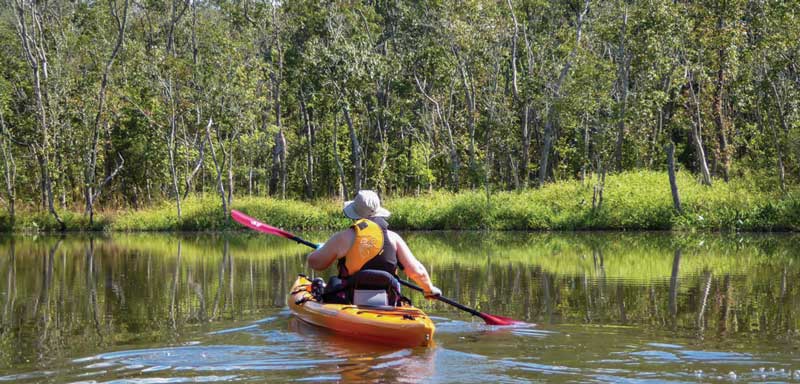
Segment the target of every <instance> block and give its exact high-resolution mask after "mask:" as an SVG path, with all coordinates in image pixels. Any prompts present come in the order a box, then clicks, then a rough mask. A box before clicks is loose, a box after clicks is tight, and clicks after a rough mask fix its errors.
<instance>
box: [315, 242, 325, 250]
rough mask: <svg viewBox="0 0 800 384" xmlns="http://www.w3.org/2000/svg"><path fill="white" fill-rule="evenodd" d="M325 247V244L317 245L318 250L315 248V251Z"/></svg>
mask: <svg viewBox="0 0 800 384" xmlns="http://www.w3.org/2000/svg"><path fill="white" fill-rule="evenodd" d="M324 245H325V243H317V248H315V249H320V248H322V247H323V246H324Z"/></svg>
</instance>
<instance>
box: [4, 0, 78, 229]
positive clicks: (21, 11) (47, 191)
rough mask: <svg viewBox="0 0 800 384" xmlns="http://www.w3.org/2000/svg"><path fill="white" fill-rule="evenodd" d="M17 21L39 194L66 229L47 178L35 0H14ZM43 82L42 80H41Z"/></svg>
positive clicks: (43, 64)
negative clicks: (31, 102)
mask: <svg viewBox="0 0 800 384" xmlns="http://www.w3.org/2000/svg"><path fill="white" fill-rule="evenodd" d="M14 6H15V9H14V10H15V12H14V15H15V17H16V22H17V25H16V27H17V34H18V35H19V38H20V41H21V43H22V48H23V51H24V53H25V59H26V61H27V63H28V65H29V66H30V69H31V74H32V77H33V93H34V97H35V99H36V115H37V116H36V117H37V120H38V121H37V123H38V124H39V133H40V137H39V140H40V141H39V143H38V144H34V146H33V149H34V154H35V155H36V158H37V160H38V162H39V168H40V170H41V176H42V194H43V196H44V198H45V200H46V204H47V209H48V210H49V212H50V214H51V215H52V216H53V218H54V219H55V220H56V222H58V224H59V227H60V228H61V230H62V231H64V230H66V229H67V226H66V224H65V223H64V221H63V220H62V219H61V217H60V216H59V215H58V212H57V211H56V208H55V205H54V199H53V187H52V180H51V178H50V159H49V156H50V152H51V148H50V131H49V125H48V121H47V112H46V110H45V104H46V100H45V97H46V96H45V92H46V91H45V89H43V88H44V87H45V86H46V84H47V79H48V72H47V53H46V51H47V47H46V46H45V43H44V41H43V40H44V36H43V34H44V30H43V28H42V26H43V25H44V21H43V20H42V19H43V16H42V13H41V10H40V9H39V6H40V5H39V4H38V3H35V2H33V1H30V0H14ZM26 8H29V9H30V19H31V23H32V24H33V25H32V26H29V25H28V20H27V18H26V17H25V14H26ZM43 83H44V84H43Z"/></svg>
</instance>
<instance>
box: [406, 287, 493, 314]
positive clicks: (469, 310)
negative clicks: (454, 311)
mask: <svg viewBox="0 0 800 384" xmlns="http://www.w3.org/2000/svg"><path fill="white" fill-rule="evenodd" d="M397 281H399V282H400V284H403V285H405V286H406V287H409V288H411V289H414V290H417V291H420V292H423V293H424V292H425V290H424V289H422V288H420V287H418V286H417V285H415V284H414V283H411V282H409V281H405V280H403V279H400V278H397ZM436 300H439V301H442V302H445V303H447V304H450V305H452V306H454V307H456V308H458V309H460V310H462V311H467V312H469V313H471V314H473V315H475V316H478V317H480V318H483V316H482V315H483V313H481V312H478V311H476V310H474V309H472V308H470V307H467V306H466V305H463V304H461V303H458V302H455V301H453V300H450V299H448V298H447V297H444V296H442V295H437V296H436Z"/></svg>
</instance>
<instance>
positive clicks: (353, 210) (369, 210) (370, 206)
mask: <svg viewBox="0 0 800 384" xmlns="http://www.w3.org/2000/svg"><path fill="white" fill-rule="evenodd" d="M343 211H344V215H345V216H347V217H349V218H351V219H353V220H358V219H365V218H368V217H389V215H391V213H390V212H389V211H387V210H386V209H385V208H383V207H381V198H380V197H378V194H377V193H375V191H370V190H361V191H358V194H356V198H355V199H353V200H352V201H348V202H346V203H344V209H343Z"/></svg>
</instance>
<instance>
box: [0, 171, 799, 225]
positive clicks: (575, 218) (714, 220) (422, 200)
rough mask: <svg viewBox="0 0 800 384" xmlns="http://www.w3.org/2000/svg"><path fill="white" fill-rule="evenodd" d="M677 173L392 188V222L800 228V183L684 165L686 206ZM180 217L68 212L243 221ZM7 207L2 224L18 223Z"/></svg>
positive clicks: (195, 214)
mask: <svg viewBox="0 0 800 384" xmlns="http://www.w3.org/2000/svg"><path fill="white" fill-rule="evenodd" d="M666 178H667V175H666V174H665V173H662V172H649V171H641V172H629V173H623V174H619V175H609V176H607V177H606V183H605V188H604V192H603V203H602V205H600V207H599V208H596V207H595V208H593V203H592V200H593V190H594V189H593V187H594V185H593V184H591V182H590V181H588V180H587V182H586V183H583V184H582V183H581V182H579V181H566V182H561V183H555V184H548V185H547V186H545V187H543V188H540V189H529V190H524V191H511V192H498V193H494V194H492V195H491V196H490V198H489V199H487V196H486V194H485V193H483V192H478V191H467V192H460V193H453V192H445V191H437V192H432V193H425V194H422V195H420V196H417V197H394V198H392V197H388V198H386V202H385V205H386V207H387V209H389V210H390V211H391V212H392V216H391V218H390V220H389V222H390V224H391V227H392V228H393V229H398V230H462V229H463V230H484V229H486V230H670V229H674V230H682V231H694V230H700V231H797V230H800V191H798V190H792V191H790V192H789V193H787V194H782V193H780V192H776V190H775V189H771V188H769V185H766V186H765V185H760V184H759V183H755V182H746V181H743V180H732V181H731V182H730V183H728V184H725V183H716V184H715V185H714V186H713V187H704V186H702V185H700V184H698V183H697V182H696V180H695V179H694V177H693V176H692V175H689V174H685V173H679V174H678V188H679V190H680V193H681V197H682V200H683V210H684V212H683V214H682V215H678V214H677V213H676V212H675V211H674V209H673V207H672V198H671V195H670V192H669V188H668V183H667V182H665V179H666ZM181 206H182V208H183V216H182V218H181V220H178V218H177V215H176V213H175V209H174V207H173V206H172V204H171V202H164V203H161V204H159V205H156V206H154V207H151V208H147V209H141V210H131V211H125V212H120V213H116V214H103V213H101V214H99V215H98V216H96V222H95V225H94V226H89V225H88V221H87V220H86V218H85V216H84V215H82V214H80V213H73V212H69V211H67V212H65V213H64V215H63V216H64V219H65V220H66V222H67V226H68V228H69V229H70V230H100V229H106V230H113V231H206V230H211V231H214V230H230V229H234V230H239V229H241V226H239V225H238V224H236V223H234V222H232V221H230V220H229V218H228V217H226V216H225V215H223V213H222V209H221V205H220V201H219V198H217V197H214V196H212V195H206V196H205V197H189V198H188V199H185V200H184V201H183V202H182V204H181ZM232 208H233V209H237V210H240V211H243V212H246V213H247V214H248V215H251V216H253V217H256V218H259V219H261V220H263V221H264V222H266V223H269V224H270V225H274V226H277V227H281V228H287V229H293V230H308V229H325V230H336V229H341V228H345V227H347V225H349V223H350V220H349V219H347V218H345V217H344V216H343V215H342V213H341V203H339V202H337V201H334V200H316V201H314V202H303V201H297V200H280V199H273V198H263V197H241V198H236V199H234V203H233V207H232ZM8 223H9V221H8V217H7V216H0V229H2V230H5V231H8V230H11V228H9V224H8ZM57 228H58V226H57V225H56V223H55V221H54V220H53V219H52V218H51V217H50V216H49V215H46V214H44V213H36V212H22V213H20V214H19V217H18V219H17V223H16V225H15V227H14V228H13V229H14V230H17V231H53V230H57Z"/></svg>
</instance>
